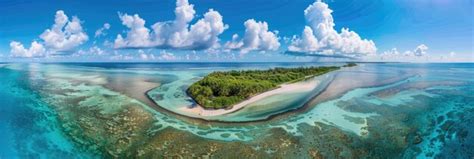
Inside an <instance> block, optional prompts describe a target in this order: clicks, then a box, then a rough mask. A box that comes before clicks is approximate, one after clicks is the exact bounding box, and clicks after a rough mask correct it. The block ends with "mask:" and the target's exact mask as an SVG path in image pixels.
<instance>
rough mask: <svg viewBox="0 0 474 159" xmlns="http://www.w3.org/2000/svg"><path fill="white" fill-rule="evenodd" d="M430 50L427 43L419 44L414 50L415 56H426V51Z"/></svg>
mask: <svg viewBox="0 0 474 159" xmlns="http://www.w3.org/2000/svg"><path fill="white" fill-rule="evenodd" d="M427 50H428V46H426V45H425V44H421V45H418V46H417V47H416V48H415V50H414V51H413V53H414V55H415V56H424V55H426V51H427Z"/></svg>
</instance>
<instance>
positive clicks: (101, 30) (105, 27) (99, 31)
mask: <svg viewBox="0 0 474 159" xmlns="http://www.w3.org/2000/svg"><path fill="white" fill-rule="evenodd" d="M109 29H110V24H109V23H105V24H104V25H103V26H102V27H101V28H99V29H97V30H96V31H95V34H94V37H96V38H97V37H100V36H105V35H107V33H106V31H107V30H109Z"/></svg>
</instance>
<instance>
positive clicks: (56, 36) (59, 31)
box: [40, 10, 89, 51]
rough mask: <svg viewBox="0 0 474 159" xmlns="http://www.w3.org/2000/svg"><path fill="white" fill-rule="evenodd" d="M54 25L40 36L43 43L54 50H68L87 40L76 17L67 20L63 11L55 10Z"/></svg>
mask: <svg viewBox="0 0 474 159" xmlns="http://www.w3.org/2000/svg"><path fill="white" fill-rule="evenodd" d="M54 22H55V23H54V25H53V26H52V27H51V29H46V30H45V31H44V32H43V34H41V35H40V38H41V39H42V40H43V41H44V44H45V45H46V46H47V47H48V48H50V49H53V50H55V51H69V50H71V49H73V48H75V47H77V46H79V45H81V44H83V43H84V42H86V41H87V40H88V38H89V37H88V36H87V34H86V33H85V32H84V31H83V30H82V26H81V21H80V20H79V18H77V17H75V16H74V17H72V20H69V18H68V16H67V15H66V14H64V11H62V10H59V11H57V12H56V16H55V19H54Z"/></svg>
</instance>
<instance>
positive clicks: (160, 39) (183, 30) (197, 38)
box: [114, 0, 228, 50]
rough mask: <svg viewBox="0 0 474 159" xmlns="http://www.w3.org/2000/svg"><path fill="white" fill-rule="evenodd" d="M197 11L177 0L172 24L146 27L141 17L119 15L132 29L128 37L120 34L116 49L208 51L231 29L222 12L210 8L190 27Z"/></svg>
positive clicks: (163, 23)
mask: <svg viewBox="0 0 474 159" xmlns="http://www.w3.org/2000/svg"><path fill="white" fill-rule="evenodd" d="M195 14H196V11H195V10H194V5H192V4H189V3H188V1H187V0H177V2H176V8H175V15H176V19H174V20H172V21H165V22H157V23H155V24H153V25H152V26H151V29H152V31H150V29H148V28H147V27H146V26H145V20H143V19H142V18H140V16H139V15H138V14H135V15H133V16H131V15H128V14H124V15H120V19H121V20H122V24H123V25H125V26H127V27H128V28H129V29H130V30H128V31H127V36H126V37H122V35H117V38H116V39H115V43H114V47H115V48H150V47H158V48H173V49H198V50H202V49H208V48H211V47H212V46H214V45H216V44H217V43H218V41H219V38H218V36H219V35H220V34H222V33H223V32H224V30H225V29H227V28H228V26H227V25H225V24H224V23H223V21H222V19H223V18H222V16H221V15H220V14H219V12H217V11H214V10H213V9H210V10H209V11H208V12H207V13H205V14H204V17H203V18H202V19H199V20H198V21H197V22H196V23H195V24H192V25H190V22H191V21H192V20H193V19H194V17H195Z"/></svg>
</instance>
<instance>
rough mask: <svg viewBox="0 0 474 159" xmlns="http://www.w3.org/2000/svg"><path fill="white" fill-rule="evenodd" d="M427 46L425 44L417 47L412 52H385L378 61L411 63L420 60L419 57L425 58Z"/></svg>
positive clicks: (394, 50)
mask: <svg viewBox="0 0 474 159" xmlns="http://www.w3.org/2000/svg"><path fill="white" fill-rule="evenodd" d="M427 50H428V46H426V45H425V44H420V45H418V46H417V47H416V48H415V49H413V50H406V51H404V52H403V54H402V53H400V52H399V51H398V49H397V48H393V49H391V50H389V51H385V52H383V53H382V54H380V55H379V56H380V59H381V60H385V61H413V60H420V58H421V57H424V56H427Z"/></svg>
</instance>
